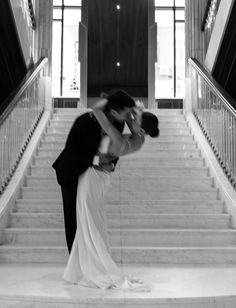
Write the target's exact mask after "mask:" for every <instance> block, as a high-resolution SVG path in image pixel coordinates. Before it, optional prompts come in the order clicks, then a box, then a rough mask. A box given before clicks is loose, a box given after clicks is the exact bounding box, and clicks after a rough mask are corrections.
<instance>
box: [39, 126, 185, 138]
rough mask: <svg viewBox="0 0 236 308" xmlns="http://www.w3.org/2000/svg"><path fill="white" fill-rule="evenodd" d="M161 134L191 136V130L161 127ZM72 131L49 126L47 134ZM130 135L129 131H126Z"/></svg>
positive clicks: (65, 133)
mask: <svg viewBox="0 0 236 308" xmlns="http://www.w3.org/2000/svg"><path fill="white" fill-rule="evenodd" d="M159 129H160V132H161V134H162V135H172V134H173V133H174V134H178V135H189V134H190V129H189V128H188V127H187V126H186V127H185V126H183V127H178V126H177V125H175V126H174V125H172V126H171V127H168V126H166V125H164V124H163V125H160V126H159ZM69 131H70V126H67V127H51V126H49V127H48V128H47V130H46V132H45V134H46V135H47V134H50V135H52V134H53V135H66V136H67V135H68V133H69ZM126 132H127V133H129V131H128V130H127V131H126Z"/></svg>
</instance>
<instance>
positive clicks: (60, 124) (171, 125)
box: [46, 120, 188, 133]
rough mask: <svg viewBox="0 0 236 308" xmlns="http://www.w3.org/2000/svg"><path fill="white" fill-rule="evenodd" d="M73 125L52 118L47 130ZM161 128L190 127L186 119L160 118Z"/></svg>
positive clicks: (66, 128)
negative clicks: (172, 120)
mask: <svg viewBox="0 0 236 308" xmlns="http://www.w3.org/2000/svg"><path fill="white" fill-rule="evenodd" d="M72 125H73V121H72V122H70V121H66V122H65V121H63V122H61V121H60V122H58V121H55V120H51V121H50V122H49V123H48V126H47V130H48V129H60V130H62V132H63V133H64V132H69V130H70V128H71V127H72ZM159 128H160V130H162V129H186V128H188V124H187V122H185V121H183V122H171V121H168V120H167V121H165V120H163V121H162V120H160V121H159ZM125 129H126V128H125ZM47 130H46V131H47Z"/></svg>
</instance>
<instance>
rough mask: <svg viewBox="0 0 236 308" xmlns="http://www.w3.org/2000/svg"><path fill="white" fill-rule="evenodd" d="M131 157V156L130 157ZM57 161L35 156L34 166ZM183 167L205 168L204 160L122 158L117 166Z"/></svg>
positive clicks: (49, 164)
mask: <svg viewBox="0 0 236 308" xmlns="http://www.w3.org/2000/svg"><path fill="white" fill-rule="evenodd" d="M129 156H130V155H129ZM54 161H55V157H40V156H35V158H34V162H33V165H34V166H44V167H48V168H49V167H51V166H52V164H53V162H54ZM160 166H162V167H169V168H172V167H182V168H191V167H193V168H196V167H204V161H203V159H202V158H200V157H199V158H195V157H192V158H181V157H178V158H173V157H167V158H166V157H165V158H157V159H155V161H154V160H153V159H151V160H150V159H149V160H147V159H145V158H144V157H135V158H133V159H128V156H127V158H125V159H123V158H120V159H119V162H118V163H117V165H116V170H121V171H122V170H124V169H125V170H126V169H127V168H130V169H139V168H141V169H146V168H147V169H150V168H152V169H153V170H156V168H158V167H160Z"/></svg>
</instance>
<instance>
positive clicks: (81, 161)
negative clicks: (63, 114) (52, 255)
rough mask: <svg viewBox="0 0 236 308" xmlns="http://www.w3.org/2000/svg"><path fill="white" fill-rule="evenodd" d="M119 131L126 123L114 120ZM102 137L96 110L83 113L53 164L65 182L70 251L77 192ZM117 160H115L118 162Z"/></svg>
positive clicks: (65, 212) (64, 202)
mask: <svg viewBox="0 0 236 308" xmlns="http://www.w3.org/2000/svg"><path fill="white" fill-rule="evenodd" d="M113 124H114V125H115V126H116V127H117V129H119V131H122V130H123V128H124V123H118V122H115V123H113ZM101 138H102V129H101V126H100V125H99V123H98V122H97V120H96V119H95V117H94V116H93V114H92V112H88V113H85V114H83V115H81V116H79V117H78V118H77V119H76V120H75V122H74V124H73V126H72V128H71V130H70V132H69V135H68V137H67V141H66V145H65V148H64V150H63V151H62V152H61V154H60V155H59V156H58V158H57V159H56V161H55V162H54V163H53V165H52V167H53V168H54V169H55V170H56V175H57V181H58V183H59V184H60V185H61V191H62V199H63V208H64V219H65V231H66V241H67V246H68V250H69V252H70V251H71V248H72V244H73V241H74V237H75V233H76V227H77V225H76V193H77V185H78V178H79V176H80V175H81V174H82V173H84V172H85V170H87V169H88V167H90V166H92V162H93V157H94V155H95V154H96V153H97V150H98V147H99V144H100V141H101ZM116 162H117V160H116V161H115V162H114V163H116Z"/></svg>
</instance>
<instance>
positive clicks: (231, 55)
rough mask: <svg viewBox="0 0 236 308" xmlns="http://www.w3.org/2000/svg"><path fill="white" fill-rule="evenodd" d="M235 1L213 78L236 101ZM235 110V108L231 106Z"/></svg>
mask: <svg viewBox="0 0 236 308" xmlns="http://www.w3.org/2000/svg"><path fill="white" fill-rule="evenodd" d="M235 16H236V1H235V2H234V5H233V8H232V11H231V14H230V18H229V21H228V24H227V27H226V31H225V34H224V38H223V40H222V43H221V47H220V51H219V54H218V56H217V61H216V64H215V67H214V70H213V73H212V75H213V77H214V78H215V79H216V80H217V81H218V82H219V84H220V85H221V86H222V87H223V88H224V89H225V90H226V91H227V92H228V93H229V94H230V95H231V96H232V97H233V98H234V99H235V100H236V22H235ZM233 107H234V108H236V106H233Z"/></svg>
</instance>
